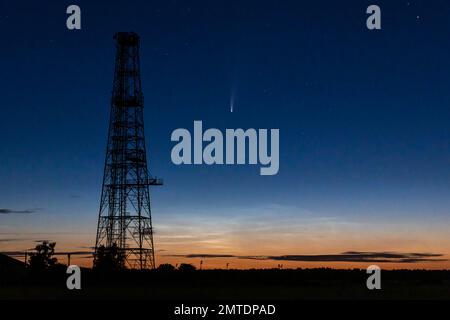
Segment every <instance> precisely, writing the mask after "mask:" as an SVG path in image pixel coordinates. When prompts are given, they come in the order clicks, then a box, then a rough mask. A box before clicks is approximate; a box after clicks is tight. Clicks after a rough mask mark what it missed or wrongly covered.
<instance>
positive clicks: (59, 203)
mask: <svg viewBox="0 0 450 320" xmlns="http://www.w3.org/2000/svg"><path fill="white" fill-rule="evenodd" d="M373 3H375V2H373V1H323V0H320V1H308V2H306V1H286V2H284V4H280V3H278V1H274V0H273V1H192V2H191V1H167V0H165V1H133V0H127V1H75V2H73V1H20V2H13V1H0V35H1V39H2V42H3V45H2V49H1V50H0V57H1V75H2V76H1V77H0V88H1V89H0V90H1V96H2V101H1V105H0V106H1V111H2V112H1V117H0V137H1V142H0V251H14V250H24V249H27V248H31V247H33V246H34V241H36V240H42V239H50V240H54V241H57V249H58V250H61V251H63V250H74V251H77V250H88V249H86V248H88V247H90V246H92V245H94V241H95V230H96V222H97V214H98V206H99V198H100V189H101V181H102V175H103V165H104V156H105V155H104V152H105V148H106V137H107V126H108V120H109V118H108V115H109V107H110V106H109V100H110V94H111V88H112V77H113V66H114V53H115V52H114V42H113V39H112V36H113V34H114V33H115V32H117V31H136V32H137V33H139V34H140V36H141V69H142V70H141V72H142V82H143V89H144V96H145V111H144V112H145V121H146V123H145V126H146V138H147V151H148V156H149V167H150V171H151V173H152V174H154V175H157V176H158V177H162V178H164V182H165V186H163V187H160V188H155V189H152V199H153V222H154V228H155V242H156V249H157V250H158V255H157V263H158V264H159V263H163V262H172V263H180V262H191V263H195V264H198V262H199V260H200V258H198V257H196V258H187V257H182V256H181V255H186V254H230V255H234V256H260V255H264V256H266V255H270V256H274V255H318V254H339V253H342V252H347V251H362V252H367V251H369V252H386V251H389V252H404V253H411V252H413V253H440V254H443V255H444V256H443V257H442V259H450V232H449V231H450V209H449V208H450V166H449V164H450V148H449V141H450V125H449V124H450V58H449V57H450V3H449V2H448V1H445V0H433V1H414V0H411V1H376V3H377V4H378V5H379V6H380V7H381V10H382V30H381V31H368V30H367V29H366V27H365V19H366V18H367V15H366V14H365V11H366V8H367V6H368V5H370V4H373ZM70 4H78V5H79V6H80V7H81V10H82V30H81V31H69V30H67V29H66V27H65V20H66V17H67V15H66V14H65V10H66V7H67V6H68V5H70ZM230 99H233V101H234V112H233V113H230V111H229V110H230ZM194 120H202V121H203V126H204V128H205V129H206V128H210V127H215V128H219V129H222V130H224V129H225V128H244V129H245V128H268V129H270V128H279V129H280V171H279V173H278V175H276V176H260V175H259V166H225V165H223V166H205V165H203V166H175V165H173V164H172V162H171V160H170V151H171V148H172V147H173V145H174V143H172V142H171V141H170V134H171V133H172V131H173V130H174V129H176V128H188V129H189V130H191V131H192V126H193V121H194ZM2 209H4V210H2ZM203 260H204V261H205V262H204V267H216V266H217V267H225V264H226V263H227V262H230V267H253V266H257V267H273V266H276V265H277V264H278V263H280V262H279V261H273V260H255V259H239V258H236V257H229V258H226V257H218V258H204V259H203ZM78 263H80V264H89V263H90V260H88V259H81V260H79V261H78ZM282 263H283V264H284V265H285V266H295V267H296V266H302V267H313V266H315V267H318V266H334V267H353V266H357V267H364V266H367V265H368V263H356V262H323V261H321V262H284V261H283V262H282ZM380 266H383V267H387V268H393V267H400V266H401V267H425V268H442V267H445V268H450V262H449V261H435V262H420V263H417V262H416V263H406V264H405V263H403V264H398V263H387V264H383V263H380Z"/></svg>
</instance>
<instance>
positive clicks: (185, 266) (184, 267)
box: [178, 263, 197, 272]
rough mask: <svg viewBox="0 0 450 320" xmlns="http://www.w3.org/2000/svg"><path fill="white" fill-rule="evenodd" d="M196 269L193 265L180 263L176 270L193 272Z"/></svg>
mask: <svg viewBox="0 0 450 320" xmlns="http://www.w3.org/2000/svg"><path fill="white" fill-rule="evenodd" d="M196 269H197V268H195V266H194V265H192V264H189V263H182V264H180V266H179V267H178V270H180V271H183V272H190V271H195V270H196Z"/></svg>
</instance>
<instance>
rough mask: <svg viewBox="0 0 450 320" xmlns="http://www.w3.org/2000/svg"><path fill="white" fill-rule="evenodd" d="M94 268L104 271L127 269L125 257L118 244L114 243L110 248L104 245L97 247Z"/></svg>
mask: <svg viewBox="0 0 450 320" xmlns="http://www.w3.org/2000/svg"><path fill="white" fill-rule="evenodd" d="M94 269H97V270H103V271H117V270H121V269H125V257H124V255H123V253H122V252H121V251H120V250H119V248H118V247H117V244H115V243H114V244H113V245H112V246H111V247H109V248H106V247H105V246H103V245H102V246H100V247H98V248H97V253H96V257H95V260H94Z"/></svg>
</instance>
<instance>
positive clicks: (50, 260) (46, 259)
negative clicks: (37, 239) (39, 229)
mask: <svg viewBox="0 0 450 320" xmlns="http://www.w3.org/2000/svg"><path fill="white" fill-rule="evenodd" d="M55 246H56V242H51V243H50V242H48V241H43V242H42V243H41V244H38V245H36V248H35V252H31V253H30V260H29V265H30V269H31V270H32V271H44V270H47V269H49V268H52V267H54V266H55V265H56V262H57V261H58V259H56V258H54V257H53V255H54V254H55Z"/></svg>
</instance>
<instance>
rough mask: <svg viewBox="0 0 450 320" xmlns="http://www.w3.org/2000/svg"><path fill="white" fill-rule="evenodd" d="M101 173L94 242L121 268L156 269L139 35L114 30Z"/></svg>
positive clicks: (96, 251)
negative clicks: (113, 252)
mask: <svg viewBox="0 0 450 320" xmlns="http://www.w3.org/2000/svg"><path fill="white" fill-rule="evenodd" d="M114 39H115V40H116V61H115V72H114V83H113V92H112V99H111V114H110V123H109V132H108V145H107V151H106V159H105V171H104V176H103V186H102V193H101V198H100V210H99V217H98V226H97V238H96V243H95V255H94V263H95V262H96V259H97V253H98V249H99V248H100V247H102V249H103V250H106V252H108V250H112V248H114V250H116V251H118V252H119V253H120V255H121V256H122V257H123V259H121V260H120V267H122V268H123V267H128V268H140V269H146V268H155V254H154V246H153V229H152V219H151V209H150V192H149V186H151V185H162V181H161V180H160V179H156V178H153V177H151V176H150V175H149V173H148V171H147V157H146V150H145V137H144V116H143V113H144V112H143V111H144V99H143V94H142V88H141V78H140V64H139V36H138V35H137V34H136V33H133V32H119V33H116V34H115V36H114Z"/></svg>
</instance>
